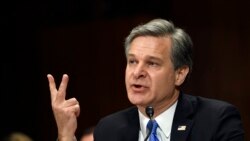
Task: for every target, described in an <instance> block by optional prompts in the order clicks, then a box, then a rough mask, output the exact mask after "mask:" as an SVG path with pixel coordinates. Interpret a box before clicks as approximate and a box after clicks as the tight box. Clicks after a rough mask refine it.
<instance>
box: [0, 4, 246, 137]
mask: <svg viewBox="0 0 250 141" xmlns="http://www.w3.org/2000/svg"><path fill="white" fill-rule="evenodd" d="M249 6H250V3H249V2H248V1H247V0H238V1H228V0H203V1H198V0H189V1H181V0H126V1H125V0H120V1H117V0H84V1H83V0H82V1H80V0H36V1H33V0H24V1H11V0H10V1H1V2H0V9H1V31H0V33H1V35H2V36H1V43H0V45H1V51H0V53H1V54H0V57H1V59H0V62H1V65H0V66H1V69H0V70H1V88H0V90H1V93H0V108H1V109H0V110H1V120H0V138H3V137H4V136H6V135H8V134H9V133H11V132H14V131H18V132H23V133H25V134H27V135H29V136H31V137H32V138H33V139H34V141H46V140H47V141H48V140H55V139H56V137H57V128H56V123H55V120H54V117H53V113H52V110H51V105H50V93H49V87H48V82H47V77H46V75H47V74H48V73H51V74H53V75H54V77H55V79H56V81H57V84H59V82H60V81H61V77H62V74H64V73H67V74H68V75H69V77H70V81H69V86H68V91H67V92H68V93H67V98H71V97H76V98H77V99H78V100H79V102H80V106H81V115H80V117H79V118H78V129H77V132H76V136H77V137H78V138H79V137H80V135H81V133H82V131H83V130H84V129H85V128H87V127H89V126H92V125H95V124H96V123H97V122H98V120H99V119H100V118H102V117H103V116H106V115H108V114H110V113H113V112H116V111H118V110H120V109H123V108H126V107H129V106H131V104H130V103H129V101H128V100H127V96H126V90H125V84H124V73H125V71H124V70H125V65H126V60H125V55H124V48H123V42H124V39H125V37H126V36H127V35H128V34H129V31H130V30H131V29H132V28H133V27H134V26H136V25H138V24H141V23H145V22H148V21H149V20H151V19H153V18H164V19H167V20H171V21H173V22H174V24H175V25H176V26H177V27H181V28H183V29H184V30H185V31H186V32H187V33H189V34H190V36H191V38H192V40H193V42H194V51H195V56H194V61H195V64H194V71H193V73H192V76H191V79H190V80H189V81H188V83H187V84H186V85H185V87H184V89H185V91H186V92H187V93H189V94H192V95H199V96H203V97H208V98H216V99H220V100H224V101H228V102H230V103H232V104H234V105H235V106H237V107H238V109H239V111H240V112H241V116H242V120H243V124H244V128H245V131H246V140H249V139H250V120H249V119H250V109H249V106H247V105H248V104H249V100H250V94H249V90H248V85H249V80H250V73H249V71H250V59H249V56H250V35H249V34H250V26H249V25H250V16H249V13H250V9H249Z"/></svg>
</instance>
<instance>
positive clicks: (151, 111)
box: [144, 106, 154, 141]
mask: <svg viewBox="0 0 250 141" xmlns="http://www.w3.org/2000/svg"><path fill="white" fill-rule="evenodd" d="M145 112H146V114H147V116H148V117H149V120H152V119H153V116H154V108H153V107H152V106H147V107H146V109H145ZM151 132H152V128H151V129H149V132H148V134H147V136H146V138H145V139H144V141H147V139H148V137H149V135H150V134H151Z"/></svg>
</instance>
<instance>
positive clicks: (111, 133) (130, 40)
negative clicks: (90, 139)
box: [48, 19, 244, 141]
mask: <svg viewBox="0 0 250 141" xmlns="http://www.w3.org/2000/svg"><path fill="white" fill-rule="evenodd" d="M125 52H126V57H127V67H126V76H125V81H126V82H125V83H126V89H127V96H128V99H129V101H130V102H131V103H132V104H134V105H135V107H131V108H128V109H125V110H123V111H119V112H117V113H114V114H112V115H109V116H107V117H104V118H103V119H101V120H100V122H99V123H98V124H97V126H96V127H95V131H94V140H95V141H143V140H147V138H148V137H147V135H149V136H150V137H149V138H150V141H151V140H152V138H154V140H156V141H157V140H159V141H229V140H230V141H243V136H244V131H243V128H242V123H241V119H240V114H239V112H238V111H237V109H236V108H235V107H234V106H233V105H231V104H229V103H226V102H222V101H218V100H212V99H207V98H202V97H195V96H191V95H187V94H184V93H183V92H182V91H181V88H180V87H181V85H182V84H183V83H184V81H185V79H186V78H187V76H188V75H189V73H190V72H191V70H192V64H193V62H192V41H191V39H190V37H189V35H188V34H187V33H185V32H184V31H183V30H182V29H180V28H176V27H174V25H173V23H171V22H169V21H166V20H163V19H155V20H152V21H150V22H148V23H146V24H144V25H139V26H137V27H135V28H134V29H133V30H132V31H131V33H130V34H129V36H128V37H127V38H126V41H125ZM48 80H49V86H50V91H51V100H52V108H53V112H54V116H55V119H56V122H57V126H58V139H59V140H60V141H73V140H75V136H74V132H75V130H76V128H77V123H76V118H77V116H78V115H79V111H80V107H79V104H78V102H77V100H76V99H75V98H72V99H69V100H65V94H66V87H67V83H68V76H67V75H66V74H65V75H63V78H62V82H61V85H60V87H59V89H58V90H57V89H56V86H55V82H54V79H53V77H52V75H50V74H49V75H48ZM147 106H152V107H153V109H154V114H153V117H148V116H147V113H146V111H145V109H146V107H147ZM148 123H149V124H148ZM148 125H149V128H148Z"/></svg>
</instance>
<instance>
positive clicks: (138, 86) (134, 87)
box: [131, 84, 148, 92]
mask: <svg viewBox="0 0 250 141" xmlns="http://www.w3.org/2000/svg"><path fill="white" fill-rule="evenodd" d="M131 88H132V90H133V91H135V92H143V91H145V90H146V89H147V88H148V87H147V86H145V85H141V84H132V85H131Z"/></svg>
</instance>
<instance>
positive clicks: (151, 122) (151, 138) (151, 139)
mask: <svg viewBox="0 0 250 141" xmlns="http://www.w3.org/2000/svg"><path fill="white" fill-rule="evenodd" d="M157 127H158V124H157V122H156V120H149V122H148V124H147V128H148V129H149V131H150V130H152V131H151V134H150V136H149V141H159V139H158V138H157V133H156V129H157Z"/></svg>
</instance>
